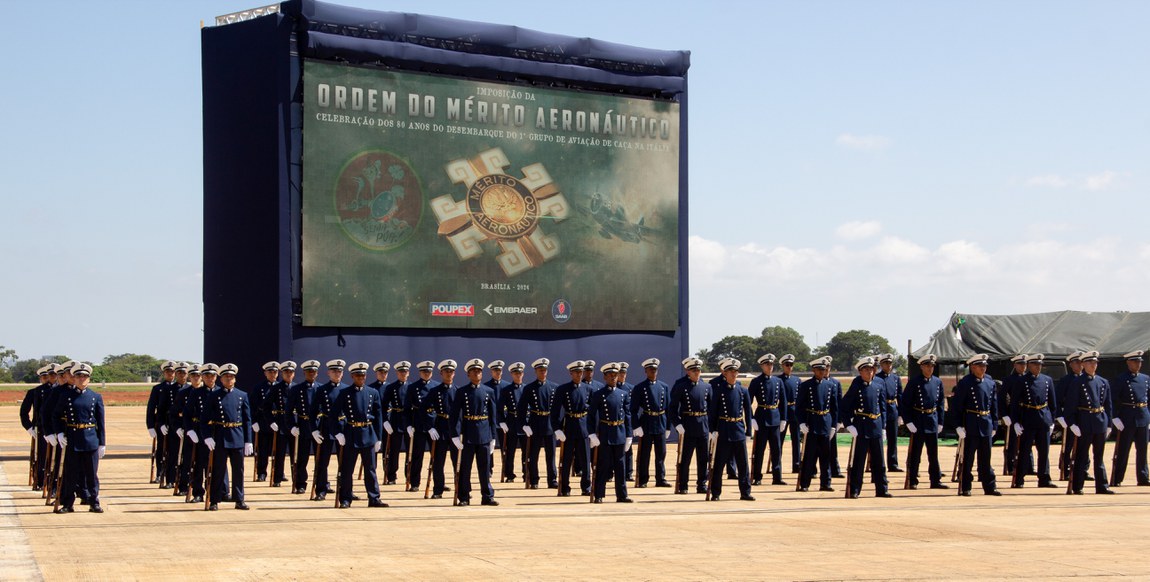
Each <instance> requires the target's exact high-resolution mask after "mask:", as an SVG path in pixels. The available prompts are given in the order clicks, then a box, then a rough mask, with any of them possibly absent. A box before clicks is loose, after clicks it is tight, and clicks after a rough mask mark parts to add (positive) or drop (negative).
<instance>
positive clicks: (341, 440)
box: [335, 432, 347, 447]
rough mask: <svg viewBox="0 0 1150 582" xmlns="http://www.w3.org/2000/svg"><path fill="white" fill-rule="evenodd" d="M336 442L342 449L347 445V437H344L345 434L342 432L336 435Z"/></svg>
mask: <svg viewBox="0 0 1150 582" xmlns="http://www.w3.org/2000/svg"><path fill="white" fill-rule="evenodd" d="M335 442H337V443H339V446H341V447H342V446H343V445H345V444H347V437H345V436H343V433H342V432H341V433H339V434H337V435H335Z"/></svg>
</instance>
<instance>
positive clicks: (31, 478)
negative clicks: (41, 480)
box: [28, 437, 36, 487]
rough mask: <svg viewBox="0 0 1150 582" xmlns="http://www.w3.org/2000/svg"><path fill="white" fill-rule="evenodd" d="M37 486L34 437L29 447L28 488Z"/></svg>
mask: <svg viewBox="0 0 1150 582" xmlns="http://www.w3.org/2000/svg"><path fill="white" fill-rule="evenodd" d="M35 484H36V437H32V444H31V445H30V446H29V447H28V486H29V487H32V486H34V485H35Z"/></svg>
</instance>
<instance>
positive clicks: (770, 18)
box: [0, 0, 1150, 360]
mask: <svg viewBox="0 0 1150 582" xmlns="http://www.w3.org/2000/svg"><path fill="white" fill-rule="evenodd" d="M344 3H346V4H351V5H357V6H363V7H368V8H376V9H381V10H394V11H405V12H419V13H425V14H435V15H442V16H450V17H454V18H460V19H465V20H480V21H486V22H498V23H509V24H516V25H519V26H523V27H526V28H533V29H538V30H544V31H548V32H555V33H560V34H567V35H573V36H590V37H594V38H600V39H604V40H608V41H613V42H620V43H625V44H632V45H638V46H646V47H653V48H665V49H687V50H690V51H692V66H691V70H690V76H689V79H690V144H689V147H690V156H691V159H690V168H689V169H690V201H691V216H690V233H691V248H690V252H691V264H692V272H691V276H690V281H689V286H690V291H691V300H692V302H691V313H690V325H691V332H692V333H691V346H692V349H693V350H695V349H698V348H700V347H706V346H709V345H710V344H711V343H712V342H714V341H716V340H717V339H719V338H720V337H722V336H724V335H729V334H751V335H756V334H757V333H758V331H759V330H760V329H761V328H763V327H764V326H767V325H786V326H791V327H794V328H795V329H797V330H799V331H800V332H801V333H803V334H804V335H805V336H806V339H807V342H808V343H809V344H811V345H812V347H813V346H814V345H816V344H819V343H825V342H826V341H827V340H828V339H829V338H830V336H831V335H833V334H834V333H835V332H838V331H842V330H848V329H855V328H865V329H870V330H872V331H874V332H876V333H879V334H881V335H884V336H885V337H887V338H888V339H890V340H891V342H892V344H894V346H895V347H896V348H900V349H901V348H903V347H905V345H906V340H908V339H910V340H912V341H913V342H914V344H915V345H916V346H917V345H919V344H921V343H923V342H925V341H926V340H927V339H928V338H929V335H930V334H931V333H932V332H933V331H934V330H936V329H938V328H939V327H941V326H942V325H943V324H944V323H945V321H946V318H947V317H948V316H949V315H950V313H951V312H952V311H955V310H959V311H964V312H970V313H1012V312H1037V311H1050V310H1058V309H1080V310H1099V311H1106V310H1131V311H1147V310H1150V299H1148V298H1147V293H1146V292H1145V289H1146V288H1147V285H1148V284H1150V270H1148V269H1147V268H1146V267H1147V266H1148V265H1150V236H1148V234H1147V229H1146V227H1145V226H1144V221H1143V220H1142V219H1139V218H1138V216H1140V215H1141V214H1142V212H1141V211H1142V209H1143V206H1142V205H1143V204H1144V203H1145V200H1146V198H1147V196H1146V194H1147V193H1148V192H1150V179H1148V175H1147V174H1148V171H1147V170H1148V168H1147V162H1148V161H1150V141H1148V139H1147V135H1148V134H1150V108H1148V106H1147V103H1150V76H1147V75H1146V73H1145V72H1146V70H1147V65H1148V59H1150V35H1147V34H1146V23H1147V22H1150V4H1148V3H1144V2H1136V1H1126V2H1117V1H1094V2H1009V3H1004V2H991V1H971V2H910V1H906V2H845V1H844V2H797V1H796V2H769V1H768V2H709V3H699V2H662V3H653V2H625V3H624V2H600V1H586V2H580V3H547V2H538V1H534V2H526V1H518V0H508V1H504V2H500V3H496V4H491V3H476V2H462V1H445V2H426V1H423V2H415V1H409V0H403V1H393V2H386V3H384V2H380V3H369V2H364V1H361V0H348V1H347V2H344ZM255 5H256V3H254V2H245V1H203V2H143V1H140V2H102V3H92V2H47V1H41V2H36V3H30V2H21V3H5V5H4V13H5V19H6V21H7V22H8V23H9V24H8V26H7V27H6V31H5V34H4V35H2V36H0V50H2V51H3V53H4V54H6V55H8V56H7V58H6V59H5V60H4V64H3V65H0V67H2V71H3V77H4V79H5V83H4V90H3V91H0V110H2V111H4V112H5V115H3V117H0V129H2V132H3V135H4V137H5V139H3V140H0V156H2V159H3V160H4V161H3V168H4V171H3V172H0V193H2V195H3V200H4V213H5V218H6V219H7V220H5V221H4V226H3V228H0V243H2V245H3V247H2V248H3V249H5V251H6V253H5V254H6V260H5V261H4V263H3V264H4V269H3V271H2V272H3V282H4V285H3V287H2V288H3V292H2V295H0V299H2V300H3V301H2V305H3V308H4V313H3V324H2V325H0V345H5V346H8V347H11V348H14V349H16V350H17V351H18V353H19V354H20V355H21V357H34V356H38V355H41V354H50V353H63V354H67V355H70V356H73V357H79V358H85V359H97V360H98V359H100V358H102V357H103V356H104V355H107V354H117V353H123V352H137V353H150V354H154V355H157V356H163V357H174V358H183V359H190V360H198V359H200V357H201V350H202V332H201V327H202V322H203V315H202V303H201V300H200V282H201V280H202V277H203V274H204V272H205V271H204V265H203V260H202V248H201V247H202V242H203V241H202V236H201V234H200V233H201V230H200V229H201V227H200V221H201V220H202V219H204V217H203V216H202V212H201V208H202V191H201V190H202V180H201V172H202V155H201V139H200V132H201V110H200V107H201V100H200V62H199V56H200V37H199V23H200V21H201V20H204V21H206V22H211V20H212V18H213V17H214V16H216V15H219V14H225V13H228V12H233V11H237V10H242V9H245V8H251V7H253V6H255ZM208 218H209V219H214V220H218V219H220V218H221V217H208ZM207 273H208V274H209V276H211V275H212V273H211V270H210V266H209V267H208V270H207ZM228 276H229V277H231V278H233V279H234V280H235V282H236V284H243V274H242V273H235V274H230V275H228Z"/></svg>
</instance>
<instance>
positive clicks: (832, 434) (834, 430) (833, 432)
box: [827, 427, 839, 439]
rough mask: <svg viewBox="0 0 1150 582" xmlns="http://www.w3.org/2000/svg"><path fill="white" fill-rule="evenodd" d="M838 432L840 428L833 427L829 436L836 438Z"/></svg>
mask: <svg viewBox="0 0 1150 582" xmlns="http://www.w3.org/2000/svg"><path fill="white" fill-rule="evenodd" d="M837 432H839V429H837V428H834V427H831V434H830V435H828V437H827V438H832V439H833V438H835V433H837Z"/></svg>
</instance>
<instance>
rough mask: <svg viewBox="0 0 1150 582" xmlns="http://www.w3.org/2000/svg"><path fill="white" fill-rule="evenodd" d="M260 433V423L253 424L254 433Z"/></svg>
mask: <svg viewBox="0 0 1150 582" xmlns="http://www.w3.org/2000/svg"><path fill="white" fill-rule="evenodd" d="M259 431H260V423H258V422H253V423H252V432H259Z"/></svg>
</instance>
